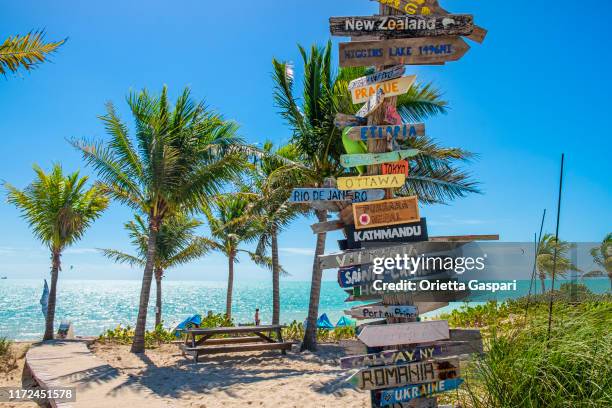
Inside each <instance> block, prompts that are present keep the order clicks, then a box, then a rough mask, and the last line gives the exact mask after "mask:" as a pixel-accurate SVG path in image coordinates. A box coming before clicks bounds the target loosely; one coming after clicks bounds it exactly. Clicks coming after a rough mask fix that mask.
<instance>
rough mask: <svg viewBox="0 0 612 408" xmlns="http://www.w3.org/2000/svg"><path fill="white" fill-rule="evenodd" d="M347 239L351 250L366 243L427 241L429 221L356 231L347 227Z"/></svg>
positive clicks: (351, 226)
mask: <svg viewBox="0 0 612 408" xmlns="http://www.w3.org/2000/svg"><path fill="white" fill-rule="evenodd" d="M346 238H347V242H348V245H349V248H355V247H357V245H360V244H362V243H364V242H418V241H427V238H428V237H427V220H426V219H425V218H421V219H420V220H419V221H417V222H412V223H406V224H396V225H390V226H384V227H374V228H362V229H358V230H357V229H355V227H354V226H353V225H347V226H346Z"/></svg>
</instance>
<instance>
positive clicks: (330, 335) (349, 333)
mask: <svg viewBox="0 0 612 408" xmlns="http://www.w3.org/2000/svg"><path fill="white" fill-rule="evenodd" d="M282 334H283V339H284V340H293V341H302V339H303V338H304V325H303V324H302V323H298V322H297V321H295V320H294V321H293V322H291V323H290V324H289V325H288V326H287V327H285V328H284V329H282ZM353 338H355V327H336V328H335V329H317V341H319V342H322V343H325V342H338V341H339V340H344V339H353Z"/></svg>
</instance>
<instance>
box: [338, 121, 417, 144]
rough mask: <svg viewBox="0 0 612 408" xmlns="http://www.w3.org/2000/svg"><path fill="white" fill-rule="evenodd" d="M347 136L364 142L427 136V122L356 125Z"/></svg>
mask: <svg viewBox="0 0 612 408" xmlns="http://www.w3.org/2000/svg"><path fill="white" fill-rule="evenodd" d="M347 136H348V137H349V139H351V140H362V141H364V142H366V141H368V140H381V139H384V140H387V138H392V139H396V140H408V139H409V138H411V137H415V136H425V124H423V123H406V124H403V125H380V126H379V125H373V126H355V127H351V128H350V129H349V130H348V132H347Z"/></svg>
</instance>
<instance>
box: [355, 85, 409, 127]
mask: <svg viewBox="0 0 612 408" xmlns="http://www.w3.org/2000/svg"><path fill="white" fill-rule="evenodd" d="M415 80H416V75H409V76H405V77H401V78H396V79H391V80H389V81H385V82H377V83H373V84H366V85H363V86H355V87H354V88H353V89H351V97H352V98H353V103H362V102H366V101H367V100H368V98H370V97H372V96H374V95H375V94H376V92H377V91H378V90H379V89H382V90H383V92H384V93H385V97H389V96H397V95H403V94H405V93H406V92H408V90H409V89H410V87H411V86H412V84H414V81H415ZM357 116H361V117H363V116H362V115H359V114H357Z"/></svg>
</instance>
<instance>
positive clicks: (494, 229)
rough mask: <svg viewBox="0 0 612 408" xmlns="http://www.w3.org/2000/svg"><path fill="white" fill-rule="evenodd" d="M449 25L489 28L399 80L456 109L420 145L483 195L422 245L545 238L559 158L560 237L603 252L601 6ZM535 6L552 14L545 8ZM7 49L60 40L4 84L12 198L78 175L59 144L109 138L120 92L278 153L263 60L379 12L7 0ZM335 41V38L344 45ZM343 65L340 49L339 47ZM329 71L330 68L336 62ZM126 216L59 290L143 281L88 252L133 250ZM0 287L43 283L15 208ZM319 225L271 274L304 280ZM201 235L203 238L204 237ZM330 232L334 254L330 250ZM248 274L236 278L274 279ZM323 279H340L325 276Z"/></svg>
mask: <svg viewBox="0 0 612 408" xmlns="http://www.w3.org/2000/svg"><path fill="white" fill-rule="evenodd" d="M441 3H442V5H443V6H444V7H445V8H446V9H448V10H449V11H451V12H455V13H471V14H474V16H475V20H476V22H477V23H478V24H479V25H480V26H483V27H485V28H487V29H488V30H489V34H488V36H487V38H486V40H485V42H484V43H483V44H481V45H479V44H476V43H472V42H470V45H471V47H472V48H471V50H470V51H469V52H468V53H467V55H466V56H465V57H464V58H463V59H461V60H460V61H458V62H453V63H449V64H447V65H445V66H434V67H408V69H407V73H408V74H411V73H416V74H417V76H418V79H419V80H420V81H424V82H429V81H433V82H434V83H435V85H436V86H437V87H439V88H440V89H442V90H443V91H444V97H445V98H446V99H447V100H448V101H449V102H450V107H451V109H450V111H449V113H448V114H447V115H445V116H439V117H436V118H433V119H431V120H428V121H427V122H426V125H427V133H428V134H429V135H431V136H433V137H434V138H435V139H436V140H438V141H439V142H440V143H442V144H444V145H449V146H461V147H463V148H465V149H468V150H471V151H474V152H476V153H478V154H479V158H478V160H477V161H475V162H474V163H472V164H470V165H469V167H468V169H469V170H470V171H471V172H472V173H473V175H474V177H475V178H476V179H478V180H479V181H480V182H481V183H482V190H483V192H484V194H482V195H472V196H470V197H468V198H465V199H462V200H457V201H455V202H453V203H451V204H450V205H436V206H427V207H422V210H421V212H422V215H424V216H426V217H427V220H428V225H429V233H430V235H447V234H448V235H450V234H467V233H499V234H500V235H501V238H502V240H505V241H525V240H531V239H532V237H533V232H534V231H535V230H536V229H537V228H538V225H539V219H540V216H541V212H542V209H543V208H547V209H548V214H549V215H548V218H547V222H546V230H547V231H553V230H554V212H555V209H556V198H557V195H556V194H557V187H558V185H557V183H558V173H559V159H560V155H561V153H562V152H565V153H566V173H565V175H566V179H565V181H566V184H565V191H564V197H563V200H564V201H563V207H562V218H561V220H562V224H561V237H562V238H563V239H566V240H573V241H595V240H600V239H601V238H602V237H603V236H604V235H605V234H606V233H607V232H609V231H611V230H612V222H611V221H612V215H611V214H612V212H611V211H610V208H611V206H610V204H611V202H612V188H611V187H612V178H611V177H610V174H611V173H612V171H611V170H612V168H611V167H612V165H611V163H612V160H610V151H611V148H612V143H611V142H610V134H611V131H610V127H609V119H610V116H611V112H610V107H609V101H610V94H611V91H612V85H611V83H610V80H609V69H610V62H611V61H610V58H611V57H610V53H609V51H608V42H609V41H608V40H609V39H610V38H612V32H611V31H612V28H611V26H610V24H609V23H608V21H607V20H606V18H607V16H608V15H609V13H610V11H611V10H610V9H611V7H610V4H609V3H608V2H601V3H599V4H598V5H597V6H596V7H581V6H576V3H575V2H569V1H565V0H563V1H558V2H555V6H554V7H552V6H551V5H550V3H549V2H531V3H529V9H526V7H525V3H520V2H518V3H517V2H501V1H495V2H473V1H463V0H461V1H459V0H441ZM545 3H546V4H545ZM0 7H1V12H0V38H5V37H7V36H9V35H13V34H16V33H21V34H23V33H26V32H27V31H29V30H32V29H41V28H44V29H45V30H46V31H47V38H48V39H59V38H63V37H69V41H68V43H67V44H66V45H65V46H64V47H62V48H61V50H60V51H59V52H58V53H57V54H56V55H54V56H53V63H50V64H49V63H47V64H44V65H41V66H40V67H39V68H38V69H37V70H35V71H33V72H32V73H26V74H22V75H20V76H18V77H14V76H12V75H8V76H7V77H6V78H0V111H1V112H2V119H0V138H1V140H2V153H3V154H2V158H3V159H2V160H1V161H0V179H2V180H6V181H9V182H11V183H12V184H15V185H17V186H19V187H23V186H25V185H26V184H27V183H28V182H29V181H30V180H31V179H32V176H33V173H32V170H31V166H32V164H34V163H38V164H39V165H41V166H42V167H43V168H47V169H48V168H49V167H50V165H51V164H52V163H53V162H61V163H62V164H63V165H64V167H65V169H66V170H74V169H82V172H83V173H84V174H90V172H89V170H88V169H87V168H84V166H83V163H82V161H81V158H80V156H79V154H77V152H75V151H74V150H73V149H72V148H71V147H70V146H69V145H68V144H67V143H66V141H65V139H66V138H72V137H87V138H91V137H94V138H102V137H104V132H103V128H102V125H101V123H100V121H99V120H98V119H97V115H100V114H102V113H103V112H104V103H105V102H107V101H113V102H114V103H115V104H116V105H117V107H118V109H119V110H120V112H122V113H123V117H124V118H125V119H128V120H129V116H128V115H127V112H126V109H125V96H126V94H127V93H128V91H129V90H130V89H134V90H138V89H142V88H145V87H146V88H148V89H150V90H152V91H159V90H160V89H161V87H162V85H164V84H166V85H168V87H169V89H170V92H171V94H172V95H173V96H175V95H177V94H178V93H179V92H180V91H181V90H182V88H183V87H184V86H190V87H191V89H192V92H193V95H194V97H195V98H197V99H205V100H206V102H207V103H208V104H209V105H210V106H211V107H213V108H215V109H217V110H219V111H220V112H222V113H223V114H224V115H225V116H226V117H227V118H231V119H234V120H236V121H237V122H238V123H239V124H240V125H241V129H240V133H241V135H243V136H244V137H245V138H246V139H247V140H248V141H250V142H253V143H256V142H262V141H264V140H265V139H271V140H273V141H275V142H278V143H280V142H284V141H287V139H288V135H289V131H288V128H287V127H286V126H285V124H284V123H283V121H282V120H281V118H280V117H279V116H278V114H277V112H276V109H275V108H274V106H273V101H272V80H271V60H272V58H273V57H276V58H278V59H281V60H289V61H295V62H296V63H297V64H296V65H297V74H298V76H299V75H300V70H299V58H300V57H299V54H298V52H297V47H296V44H298V43H300V44H304V45H310V44H312V43H319V44H322V43H324V42H325V41H326V40H327V39H328V38H329V31H328V18H329V17H330V16H342V15H369V14H374V13H376V10H377V6H376V3H374V2H370V1H367V0H333V1H323V0H314V1H309V2H297V1H285V2H281V1H279V0H276V1H272V0H259V1H245V0H239V1H234V2H232V1H225V2H211V1H206V2H202V1H176V2H162V1H144V0H139V1H129V2H126V1H115V0H107V1H104V2H101V1H99V2H82V1H61V2H42V1H37V2H3V4H2V5H1V6H0ZM341 40H343V39H339V38H335V39H334V42H335V43H337V42H338V41H341ZM334 49H335V50H336V49H337V47H334ZM336 58H337V57H336ZM129 218H130V212H129V211H128V210H127V209H126V208H123V207H121V206H119V205H117V204H113V205H112V207H111V208H110V210H109V211H108V212H107V213H106V214H105V215H104V216H103V218H102V219H101V220H100V221H99V222H97V223H96V224H95V225H94V226H93V227H92V228H91V229H90V230H89V231H88V232H87V234H86V236H85V238H84V239H83V240H82V241H81V242H80V243H78V244H77V245H76V246H75V247H74V248H72V249H70V250H68V251H67V252H66V254H65V256H64V265H65V266H64V270H63V272H62V276H63V278H64V279H140V276H141V272H140V271H134V270H130V269H129V268H124V267H121V266H117V265H113V264H111V263H110V262H108V261H106V260H104V259H103V258H101V257H100V256H99V255H98V254H97V253H96V250H95V248H100V247H113V248H121V249H124V250H129V245H128V241H127V238H126V235H125V233H124V232H123V230H122V224H123V222H125V221H126V220H127V219H129ZM0 221H1V225H2V234H0V257H1V259H2V261H1V262H0V275H7V276H9V277H11V278H17V277H24V278H42V277H45V276H47V273H48V269H49V267H48V264H49V261H48V254H47V252H46V250H45V249H44V248H43V247H42V246H41V245H40V244H39V243H38V242H36V241H35V240H34V239H33V238H32V236H31V233H30V231H29V229H28V228H27V226H26V224H25V223H24V222H23V220H21V219H20V218H19V216H18V212H17V210H16V209H14V208H12V207H10V206H9V205H8V204H7V203H6V202H5V200H4V199H3V200H2V202H0ZM312 222H313V220H305V219H303V220H300V221H299V222H296V223H295V224H293V225H292V226H291V228H290V231H287V232H285V233H283V234H282V236H281V240H280V245H281V261H282V262H283V264H284V266H285V267H286V269H287V270H289V271H290V272H291V274H292V276H291V277H290V278H288V279H294V280H307V279H309V277H310V269H311V264H312V248H313V247H314V241H315V240H314V236H313V235H312V234H311V232H310V228H309V227H308V226H309V224H311V223H312ZM203 233H205V231H203ZM339 237H340V235H339V234H338V233H334V234H330V236H329V239H328V245H327V251H328V252H330V251H336V250H337V246H336V243H335V240H336V239H338V238H339ZM226 264H227V262H226V260H225V259H224V258H223V257H222V256H220V255H216V254H214V255H210V256H209V257H207V258H206V259H203V260H201V261H199V262H195V263H193V264H191V265H188V266H186V267H183V268H180V269H179V270H175V271H169V272H168V274H167V277H168V279H206V280H223V279H225V277H226ZM268 276H269V275H268V272H266V271H263V270H260V269H258V268H257V267H256V266H254V265H252V264H251V263H250V262H248V261H247V260H246V259H245V260H243V262H241V263H240V264H239V265H238V266H237V277H238V279H242V280H255V279H267V277H268ZM325 278H326V279H333V278H334V272H332V271H327V272H326V273H325Z"/></svg>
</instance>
